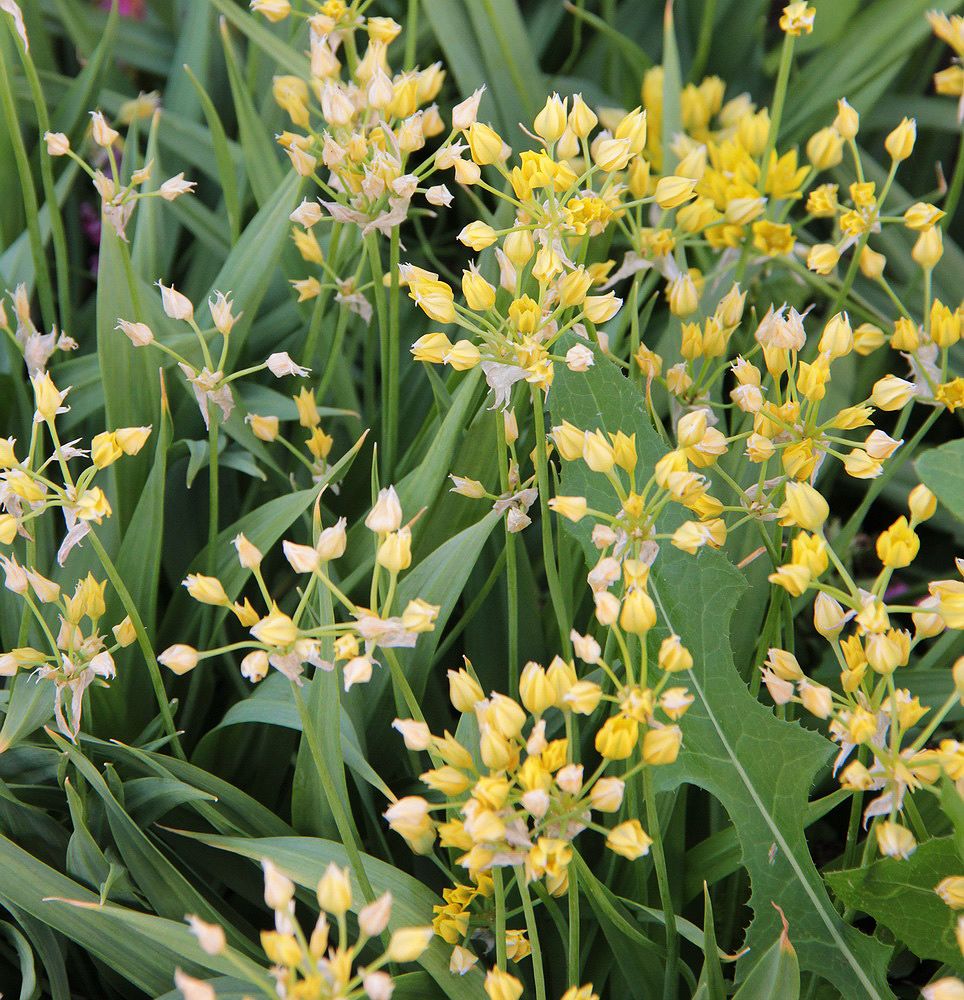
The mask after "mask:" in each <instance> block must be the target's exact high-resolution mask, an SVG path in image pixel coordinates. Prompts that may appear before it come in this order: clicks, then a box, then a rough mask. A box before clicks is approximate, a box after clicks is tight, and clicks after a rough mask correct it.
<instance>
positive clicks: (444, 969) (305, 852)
mask: <svg viewBox="0 0 964 1000" xmlns="http://www.w3.org/2000/svg"><path fill="white" fill-rule="evenodd" d="M185 836H190V837H193V838H194V839H196V840H198V841H200V842H201V843H204V844H208V845H210V846H211V847H217V848H219V849H221V850H224V851H230V852H231V853H233V854H239V855H241V856H242V857H245V858H250V859H251V860H252V861H255V862H259V863H260V862H261V861H262V860H264V859H268V860H270V861H273V862H274V863H275V864H276V865H277V866H278V867H279V868H280V869H281V871H283V872H284V873H285V874H286V875H287V876H288V877H289V878H290V879H292V880H293V881H294V882H295V883H296V884H297V885H300V886H302V887H303V888H305V889H308V890H309V891H311V892H312V893H313V892H314V891H315V889H316V888H317V886H318V882H319V880H320V879H321V876H322V875H323V874H324V873H325V869H326V868H327V867H328V865H329V864H331V863H332V862H334V863H335V864H336V865H339V866H341V867H346V866H348V863H349V862H348V856H347V854H346V852H345V849H344V848H343V847H342V845H341V844H336V843H334V842H333V841H330V840H321V839H318V838H314V837H272V838H264V839H241V838H237V837H214V836H209V835H206V834H188V833H185ZM362 864H363V865H364V868H365V872H366V874H367V875H368V878H369V879H370V881H371V884H372V887H373V888H374V890H375V892H376V894H381V893H383V892H385V891H386V890H387V891H389V892H391V894H392V900H393V903H392V917H391V920H390V921H389V925H388V926H389V930H394V929H397V928H399V927H418V926H424V925H426V924H428V923H430V922H431V919H432V907H433V906H434V905H435V904H436V903H437V902H438V900H439V897H438V896H436V895H435V893H433V892H432V891H431V889H429V888H427V887H426V886H425V885H423V884H422V883H421V882H419V881H418V880H417V879H414V878H412V877H411V876H410V875H406V874H405V873H404V872H402V871H399V870H398V869H397V868H395V867H393V866H392V865H390V864H386V863H385V862H384V861H380V860H378V859H377V858H373V857H370V856H369V855H367V854H363V855H362ZM351 880H352V898H353V903H352V908H353V910H354V911H355V912H357V910H358V908H359V907H360V906H363V905H364V897H363V896H362V893H361V889H360V887H359V884H358V880H357V878H356V877H355V875H354V874H352V876H351ZM448 963H449V954H448V949H447V948H446V947H445V945H444V944H443V943H442V941H441V939H439V938H435V939H433V940H432V943H431V944H430V945H429V947H428V950H427V951H426V952H425V954H424V955H423V956H422V957H421V958H420V959H419V962H418V964H419V965H421V966H422V968H423V969H425V971H426V972H427V973H428V974H429V975H430V976H431V977H432V978H433V979H434V980H435V982H436V983H437V984H438V985H439V986H440V987H441V989H442V991H443V992H444V993H445V995H446V996H447V997H451V998H452V1000H469V998H470V997H476V996H479V995H480V989H481V984H482V976H481V973H480V972H479V971H478V969H473V970H472V971H470V972H469V973H467V974H466V975H465V976H462V977H461V978H460V977H457V976H453V975H452V973H451V972H449V968H448Z"/></svg>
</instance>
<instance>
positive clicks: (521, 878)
mask: <svg viewBox="0 0 964 1000" xmlns="http://www.w3.org/2000/svg"><path fill="white" fill-rule="evenodd" d="M515 880H516V884H517V885H518V886H519V895H520V897H521V898H522V909H523V912H524V913H525V916H526V928H527V929H528V931H529V945H530V946H531V948H532V976H533V979H535V983H536V1000H546V976H545V972H544V971H543V968H542V945H541V944H540V942H539V925H538V924H537V923H536V914H535V910H534V909H533V906H532V897H531V896H530V895H529V885H528V883H527V882H526V873H525V869H524V868H523V867H522V865H518V866H517V867H516V870H515ZM503 937H505V935H503Z"/></svg>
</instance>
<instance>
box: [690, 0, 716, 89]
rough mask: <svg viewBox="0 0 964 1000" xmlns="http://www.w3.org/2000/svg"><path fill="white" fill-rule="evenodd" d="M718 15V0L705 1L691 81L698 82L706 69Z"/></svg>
mask: <svg viewBox="0 0 964 1000" xmlns="http://www.w3.org/2000/svg"><path fill="white" fill-rule="evenodd" d="M715 15H716V0H703V20H702V22H701V24H700V38H699V42H698V43H697V46H696V55H694V56H693V62H692V63H691V64H690V80H692V81H694V82H695V81H696V80H698V79H699V78H700V76H701V75H702V74H703V70H705V69H706V61H707V59H709V57H710V47H711V46H712V44H713V21H714V19H715Z"/></svg>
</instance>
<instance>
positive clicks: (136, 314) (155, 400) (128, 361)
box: [97, 220, 160, 526]
mask: <svg viewBox="0 0 964 1000" xmlns="http://www.w3.org/2000/svg"><path fill="white" fill-rule="evenodd" d="M101 229H102V232H101V241H100V256H99V265H98V272H97V277H98V280H97V355H98V358H99V363H100V377H101V390H102V392H103V395H104V405H105V408H106V412H107V426H108V428H110V429H111V430H113V429H114V428H116V427H141V426H146V425H148V424H153V423H155V422H156V420H157V414H158V408H159V403H160V383H159V380H158V376H157V370H158V367H159V364H158V360H157V358H156V357H154V356H153V351H152V350H151V349H149V348H135V347H134V346H133V345H132V344H131V343H130V342H129V341H128V340H127V338H126V337H125V336H124V335H123V334H122V333H121V332H120V331H118V329H117V320H118V319H119V318H123V319H126V320H130V321H131V322H141V323H147V324H148V325H150V326H152V329H154V330H155V332H156V327H154V326H153V323H152V321H153V317H152V315H151V313H150V311H149V310H148V302H147V301H146V298H147V297H146V296H145V295H144V292H143V289H142V288H141V287H140V284H139V280H138V278H137V277H136V275H135V273H134V270H133V266H132V264H131V261H130V255H129V250H128V247H127V244H126V243H124V242H123V241H122V240H121V239H120V237H119V236H118V235H117V234H116V233H115V232H114V229H113V227H112V226H111V224H110V223H109V222H108V221H107V220H102V222H101ZM148 294H149V293H148ZM149 461H150V453H149V452H142V453H141V454H140V455H135V456H134V457H125V459H124V460H123V461H122V462H118V463H117V464H116V465H115V466H114V470H113V471H114V477H115V482H116V483H117V491H116V495H115V496H112V497H111V500H112V501H113V503H114V516H115V517H117V518H119V520H118V522H117V523H118V524H119V525H122V526H126V525H127V524H128V522H129V520H130V518H131V516H132V514H133V511H134V507H135V504H136V503H137V498H138V497H139V496H140V494H141V491H142V490H143V488H144V483H145V481H146V479H147V474H148V468H149V464H148V463H149Z"/></svg>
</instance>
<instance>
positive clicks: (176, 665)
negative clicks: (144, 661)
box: [157, 643, 199, 674]
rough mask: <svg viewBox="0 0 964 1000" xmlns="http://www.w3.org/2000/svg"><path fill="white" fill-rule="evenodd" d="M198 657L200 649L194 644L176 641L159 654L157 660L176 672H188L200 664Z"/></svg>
mask: <svg viewBox="0 0 964 1000" xmlns="http://www.w3.org/2000/svg"><path fill="white" fill-rule="evenodd" d="M198 659H199V657H198V651H197V650H196V649H195V648H194V647H193V646H186V645H184V644H183V643H175V645H173V646H168V648H167V649H165V650H164V652H163V653H161V654H160V656H158V658H157V662H158V663H160V664H163V666H165V667H167V668H168V670H171V671H172V672H173V673H175V674H186V673H187V672H188V671H189V670H193V669H194V668H195V667H196V666H197V665H198Z"/></svg>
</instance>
